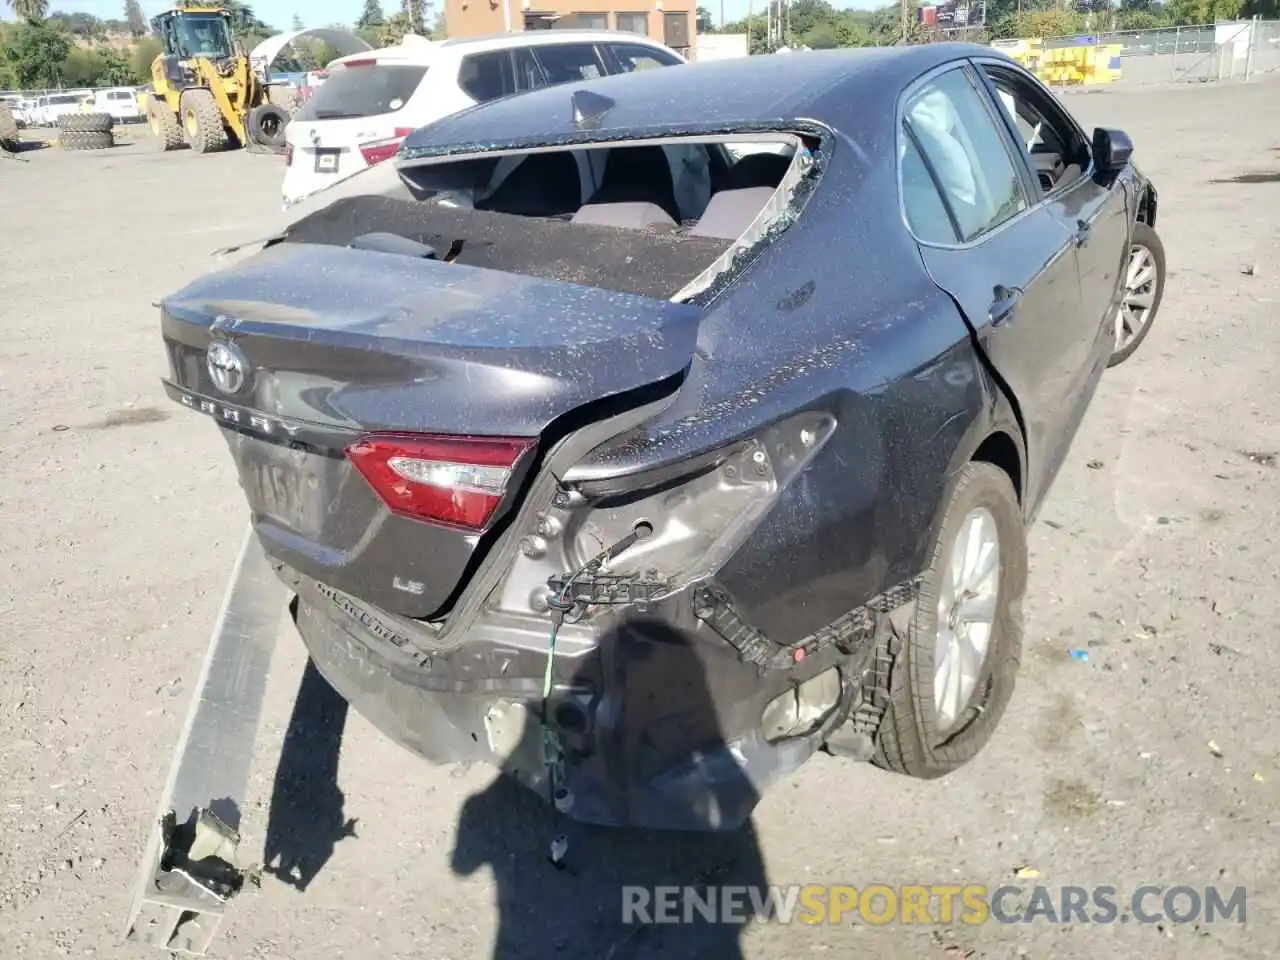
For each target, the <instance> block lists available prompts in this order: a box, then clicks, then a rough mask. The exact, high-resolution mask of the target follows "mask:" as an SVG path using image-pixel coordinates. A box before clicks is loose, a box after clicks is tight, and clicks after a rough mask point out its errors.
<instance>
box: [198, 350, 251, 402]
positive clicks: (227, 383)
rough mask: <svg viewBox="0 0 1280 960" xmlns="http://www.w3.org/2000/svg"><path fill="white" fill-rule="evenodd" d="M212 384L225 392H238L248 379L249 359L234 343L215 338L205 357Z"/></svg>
mask: <svg viewBox="0 0 1280 960" xmlns="http://www.w3.org/2000/svg"><path fill="white" fill-rule="evenodd" d="M205 365H206V366H207V367H208V368H209V377H210V379H212V380H213V385H214V386H215V387H217V388H218V389H219V390H220V391H222V392H223V393H226V394H233V393H239V392H240V391H241V390H243V389H244V385H245V381H246V380H247V379H248V372H249V361H248V360H247V359H246V358H245V355H244V353H243V352H242V351H241V350H240V348H239V347H237V346H236V345H235V344H234V343H228V342H227V341H225V340H215V341H214V342H213V343H211V344H209V354H208V356H207V357H206V358H205Z"/></svg>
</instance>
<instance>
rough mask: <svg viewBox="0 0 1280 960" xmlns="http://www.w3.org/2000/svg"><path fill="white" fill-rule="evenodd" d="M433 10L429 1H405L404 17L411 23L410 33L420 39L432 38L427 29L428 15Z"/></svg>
mask: <svg viewBox="0 0 1280 960" xmlns="http://www.w3.org/2000/svg"><path fill="white" fill-rule="evenodd" d="M430 10H431V4H430V3H429V2H428V0H404V16H405V17H406V18H407V19H408V21H409V32H410V33H416V34H417V35H418V36H420V37H429V36H431V31H430V29H429V28H428V27H427V14H428V13H429V12H430Z"/></svg>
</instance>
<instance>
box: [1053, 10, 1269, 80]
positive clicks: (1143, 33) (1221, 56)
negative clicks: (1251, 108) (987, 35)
mask: <svg viewBox="0 0 1280 960" xmlns="http://www.w3.org/2000/svg"><path fill="white" fill-rule="evenodd" d="M1096 37H1097V41H1096V42H1097V43H1098V44H1099V45H1111V44H1114V45H1118V46H1119V47H1120V76H1119V79H1118V80H1117V81H1116V84H1119V85H1123V86H1131V85H1145V84H1153V83H1207V82H1210V81H1217V80H1233V79H1234V80H1248V79H1252V78H1253V77H1256V76H1258V75H1260V74H1264V73H1270V72H1272V71H1277V70H1280V20H1260V19H1253V20H1241V21H1234V22H1229V23H1214V24H1201V25H1198V26H1186V27H1161V28H1158V29H1155V30H1118V31H1115V32H1112V33H1099V34H1096ZM1090 39H1092V37H1091V38H1090ZM1079 42H1080V38H1079V37H1074V36H1072V37H1045V38H1044V41H1043V44H1042V46H1043V49H1046V50H1051V49H1054V48H1060V47H1069V46H1073V45H1077V44H1079Z"/></svg>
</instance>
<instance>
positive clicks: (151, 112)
mask: <svg viewBox="0 0 1280 960" xmlns="http://www.w3.org/2000/svg"><path fill="white" fill-rule="evenodd" d="M147 126H149V127H150V128H151V136H152V138H153V139H152V142H153V143H154V144H155V148H156V149H157V150H159V151H160V152H161V153H164V152H167V151H169V150H177V149H178V148H179V147H184V146H186V141H185V140H183V138H182V124H181V123H179V122H178V115H177V114H176V113H174V112H173V110H172V108H170V106H169V104H167V103H165V102H164V101H163V100H156V99H152V100H151V101H150V102H149V103H148V104H147Z"/></svg>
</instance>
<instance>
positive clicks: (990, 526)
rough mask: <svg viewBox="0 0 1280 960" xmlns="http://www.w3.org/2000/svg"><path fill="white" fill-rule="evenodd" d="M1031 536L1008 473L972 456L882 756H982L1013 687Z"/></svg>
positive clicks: (900, 762)
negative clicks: (1027, 540) (972, 459)
mask: <svg viewBox="0 0 1280 960" xmlns="http://www.w3.org/2000/svg"><path fill="white" fill-rule="evenodd" d="M1026 583H1027V543H1026V531H1025V528H1024V526H1023V521H1022V514H1021V510H1020V509H1019V507H1018V498H1017V495H1016V493H1015V492H1014V489H1013V484H1012V483H1011V482H1010V480H1009V477H1008V475H1007V474H1006V473H1005V472H1004V471H1003V470H1001V469H999V468H998V467H995V466H992V465H991V464H988V463H970V464H968V465H967V466H965V468H964V469H963V470H962V471H961V472H960V474H959V475H958V476H957V477H956V479H955V480H954V481H953V483H952V484H951V488H950V491H949V493H948V497H947V507H946V511H945V513H944V515H943V521H942V525H941V529H940V530H939V532H938V538H937V541H936V542H935V543H934V549H933V555H932V562H931V563H930V565H929V569H928V570H927V571H926V572H925V575H924V578H923V581H922V583H921V586H920V592H919V595H918V596H917V598H916V600H915V609H914V611H913V612H912V615H911V616H910V617H909V618H907V619H906V624H907V625H906V629H905V631H904V635H903V636H900V637H898V638H897V639H898V640H900V641H901V647H900V649H899V650H898V652H897V655H896V657H895V658H894V661H893V665H892V667H891V668H890V675H889V705H888V708H887V709H886V711H885V714H884V718H883V720H882V722H881V724H880V729H879V731H878V733H877V736H876V753H875V756H874V757H873V762H874V763H876V764H877V765H878V766H881V767H884V768H886V769H889V770H893V771H894V772H897V773H905V774H907V775H909V776H912V777H919V778H922V779H932V778H935V777H941V776H943V775H945V774H947V773H950V772H951V771H953V770H955V769H957V768H958V767H961V766H963V765H964V764H965V763H967V762H968V761H969V760H971V759H973V757H974V756H976V755H977V753H978V751H980V750H981V749H982V748H983V747H984V746H985V745H986V743H987V741H988V740H989V739H990V738H991V734H992V732H993V731H994V730H995V727H996V725H997V724H998V723H999V722H1000V717H1001V716H1002V715H1003V714H1004V710H1005V707H1006V706H1008V703H1009V699H1010V697H1011V696H1012V695H1013V688H1014V683H1015V680H1016V677H1017V673H1018V665H1019V661H1020V659H1021V656H1022V597H1023V594H1024V593H1025V592H1026Z"/></svg>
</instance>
